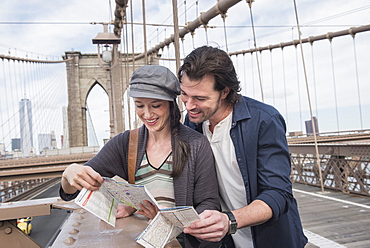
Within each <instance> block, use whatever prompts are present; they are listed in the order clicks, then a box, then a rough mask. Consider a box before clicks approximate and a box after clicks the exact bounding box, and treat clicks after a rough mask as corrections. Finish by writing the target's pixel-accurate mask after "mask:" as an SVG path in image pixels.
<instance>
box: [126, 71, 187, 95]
mask: <svg viewBox="0 0 370 248" xmlns="http://www.w3.org/2000/svg"><path fill="white" fill-rule="evenodd" d="M177 95H180V83H179V80H178V79H177V77H176V76H175V75H174V74H173V73H172V72H171V71H170V70H169V69H168V68H166V67H164V66H160V65H145V66H142V67H140V68H139V69H137V70H135V71H134V73H133V74H132V77H131V81H130V89H129V96H131V97H142V98H153V99H160V100H166V101H173V100H174V99H175V98H176V97H177Z"/></svg>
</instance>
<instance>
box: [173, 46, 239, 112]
mask: <svg viewBox="0 0 370 248" xmlns="http://www.w3.org/2000/svg"><path fill="white" fill-rule="evenodd" d="M184 73H186V75H187V76H188V77H189V79H190V80H201V79H202V78H203V77H204V76H205V75H207V74H209V75H213V76H214V77H215V81H216V83H215V86H214V89H215V90H217V91H222V90H223V89H224V88H226V87H227V88H229V89H230V93H229V95H228V96H227V97H226V101H227V102H228V103H230V104H232V105H235V103H236V102H237V101H238V99H239V98H240V94H239V92H240V82H239V80H238V76H237V74H236V72H235V68H234V65H233V62H232V61H231V59H230V57H229V55H228V54H227V53H226V52H225V51H223V50H221V49H219V48H215V47H211V46H202V47H198V48H196V49H195V50H193V51H192V52H191V53H190V54H189V55H188V56H186V57H185V59H184V63H183V64H182V66H181V67H180V69H179V71H178V74H177V76H178V78H179V80H180V83H181V77H182V75H183V74H184Z"/></svg>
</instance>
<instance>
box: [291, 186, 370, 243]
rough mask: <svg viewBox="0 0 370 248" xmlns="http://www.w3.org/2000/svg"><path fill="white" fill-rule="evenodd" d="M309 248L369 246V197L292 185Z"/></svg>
mask: <svg viewBox="0 0 370 248" xmlns="http://www.w3.org/2000/svg"><path fill="white" fill-rule="evenodd" d="M293 194H294V196H295V198H296V200H297V202H298V208H299V212H300V215H301V220H302V225H303V228H304V231H305V234H306V236H307V237H308V239H309V244H308V245H307V246H306V248H313V247H322V248H331V247H358V248H360V247H361V248H363V247H370V231H369V229H370V228H369V227H370V198H368V197H362V196H355V195H346V194H343V193H341V192H337V191H331V190H325V192H324V193H322V192H321V189H320V188H318V187H312V186H307V185H303V184H298V183H295V184H293Z"/></svg>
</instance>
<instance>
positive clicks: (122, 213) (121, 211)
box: [116, 203, 135, 218]
mask: <svg viewBox="0 0 370 248" xmlns="http://www.w3.org/2000/svg"><path fill="white" fill-rule="evenodd" d="M134 212H135V208H133V207H131V206H127V205H125V204H122V203H119V204H118V208H117V214H116V218H125V217H128V216H130V215H132V214H133V213H134Z"/></svg>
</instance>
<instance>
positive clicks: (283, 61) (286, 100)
mask: <svg viewBox="0 0 370 248" xmlns="http://www.w3.org/2000/svg"><path fill="white" fill-rule="evenodd" d="M281 65H282V66H283V83H284V102H285V121H286V123H287V125H288V126H289V115H288V98H287V90H286V70H285V59H284V47H282V48H281Z"/></svg>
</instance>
